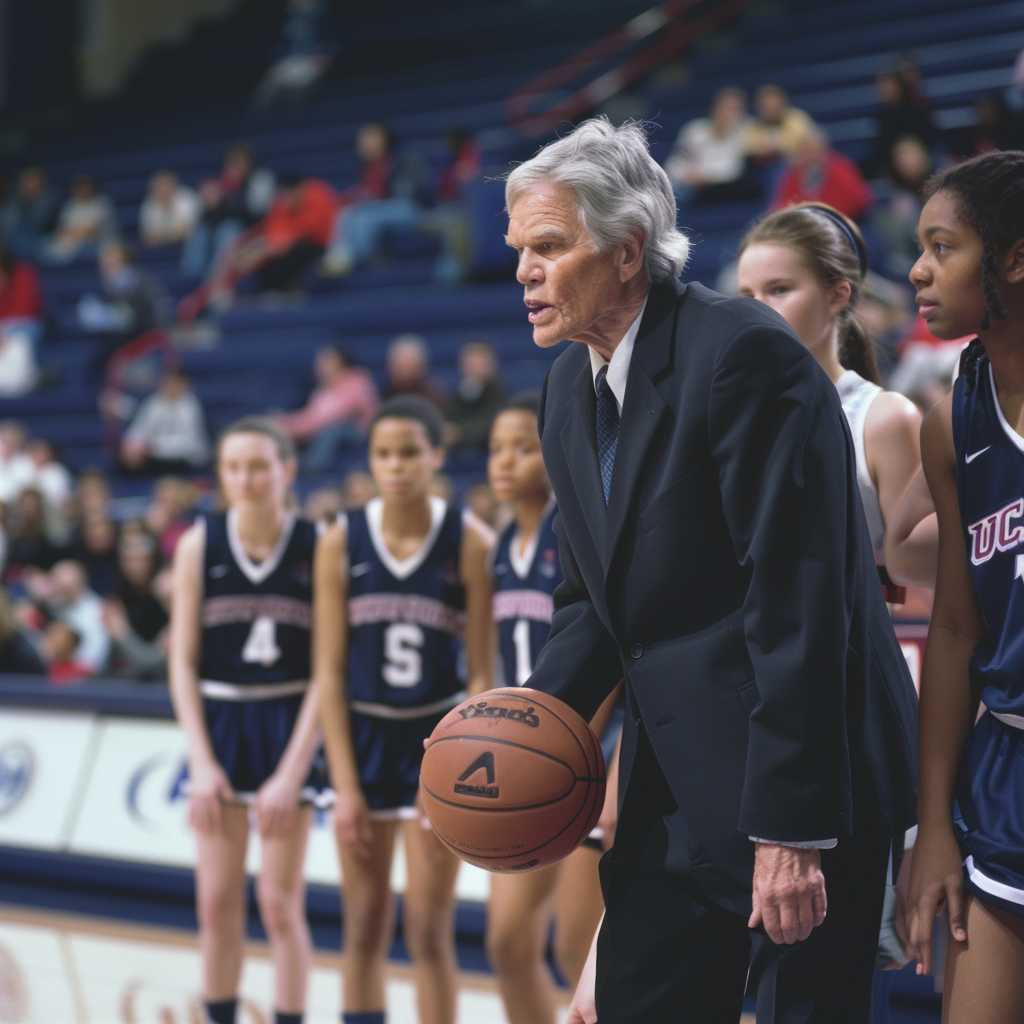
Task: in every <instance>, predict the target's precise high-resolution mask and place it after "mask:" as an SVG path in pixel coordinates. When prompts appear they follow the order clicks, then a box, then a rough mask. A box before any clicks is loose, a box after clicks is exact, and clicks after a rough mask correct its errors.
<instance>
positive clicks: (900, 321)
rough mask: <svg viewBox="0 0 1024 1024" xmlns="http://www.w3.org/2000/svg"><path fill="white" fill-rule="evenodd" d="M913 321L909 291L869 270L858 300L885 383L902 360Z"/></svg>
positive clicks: (858, 317)
mask: <svg viewBox="0 0 1024 1024" xmlns="http://www.w3.org/2000/svg"><path fill="white" fill-rule="evenodd" d="M905 276H906V275H903V277H901V280H902V279H903V278H905ZM913 318H914V313H913V311H912V309H911V305H910V294H909V292H908V291H907V289H906V288H904V287H902V286H901V285H899V284H896V283H895V282H893V281H889V280H887V279H886V278H884V277H882V276H881V275H879V274H876V273H874V271H871V270H869V271H868V272H867V274H866V275H865V277H864V281H863V283H862V284H861V287H860V297H859V298H858V299H857V319H858V320H859V321H860V322H861V324H862V325H863V327H864V330H865V331H866V332H867V334H868V337H869V338H871V340H872V341H873V342H874V345H875V360H876V362H877V363H878V368H879V371H880V372H881V375H882V380H883V381H888V379H889V375H890V373H891V372H892V369H893V366H894V365H895V363H896V361H897V358H898V348H899V343H900V340H901V339H902V338H903V336H904V335H905V334H906V332H907V328H908V327H909V325H910V324H911V323H912V321H913Z"/></svg>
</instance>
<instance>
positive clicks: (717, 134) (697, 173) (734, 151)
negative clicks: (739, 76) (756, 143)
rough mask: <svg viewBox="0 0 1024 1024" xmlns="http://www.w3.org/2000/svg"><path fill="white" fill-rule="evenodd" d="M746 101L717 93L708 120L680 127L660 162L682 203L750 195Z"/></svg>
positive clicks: (737, 94)
mask: <svg viewBox="0 0 1024 1024" xmlns="http://www.w3.org/2000/svg"><path fill="white" fill-rule="evenodd" d="M747 128H748V121H747V98H746V96H745V95H744V93H743V91H742V90H740V89H732V88H727V89H722V90H721V91H720V92H718V94H717V95H716V96H715V98H714V100H713V101H712V103H711V111H710V113H709V115H708V116H707V117H699V118H697V119H695V120H693V121H690V122H689V123H687V124H685V125H683V127H682V129H681V130H680V132H679V135H678V136H677V137H676V141H675V146H674V147H673V149H672V152H671V154H670V155H669V158H668V159H667V160H666V161H665V170H666V171H667V172H668V176H669V179H670V180H671V182H672V185H673V188H674V189H675V193H676V198H677V200H678V201H679V203H680V204H681V205H685V204H686V203H689V202H693V201H696V202H716V201H727V200H730V199H737V198H744V197H747V196H749V195H751V194H752V193H753V191H754V189H753V186H752V184H751V182H750V179H749V178H748V177H747V175H746V169H747V152H746V146H747V142H746V139H747Z"/></svg>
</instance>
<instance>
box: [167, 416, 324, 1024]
mask: <svg viewBox="0 0 1024 1024" xmlns="http://www.w3.org/2000/svg"><path fill="white" fill-rule="evenodd" d="M217 468H218V473H219V477H220V484H221V487H222V489H223V493H224V498H225V501H226V503H227V512H226V513H218V514H216V515H210V516H207V517H206V518H205V519H204V520H201V521H200V522H198V523H197V524H196V525H195V526H193V527H192V528H191V529H189V531H188V532H187V533H186V534H185V535H184V536H183V537H182V539H181V541H180V542H179V544H178V549H177V552H176V554H175V558H174V595H173V602H172V612H171V655H170V666H171V670H170V675H171V696H172V698H173V701H174V710H175V714H176V715H177V718H178V721H179V722H180V723H181V725H182V727H183V728H184V730H185V735H186V738H187V742H188V764H189V776H190V790H189V820H190V822H191V824H192V827H193V828H194V829H195V832H196V840H197V863H196V892H197V900H198V910H199V940H200V949H201V951H202V958H203V996H204V999H205V1000H206V1012H207V1019H208V1020H209V1021H212V1022H214V1024H231V1022H233V1021H234V1020H235V1010H236V1004H237V993H238V980H239V974H240V972H241V966H242V940H243V936H244V932H245V855H246V848H247V846H248V839H249V825H250V820H253V821H254V822H255V824H256V827H257V828H258V830H259V833H260V841H261V866H260V877H259V883H258V886H257V895H258V901H259V908H260V916H261V918H262V920H263V926H264V928H265V929H266V931H267V935H268V936H269V939H270V946H271V951H272V955H273V959H274V969H275V979H276V980H275V1003H276V1013H275V1018H274V1019H275V1024H297V1022H298V1021H300V1020H301V1019H302V1013H303V1008H304V1005H305V998H306V980H307V976H308V974H309V964H310V957H311V946H310V940H309V931H308V929H307V927H306V921H305V916H304V906H305V899H304V897H305V887H304V883H303V863H304V860H305V852H306V839H307V836H308V833H309V825H310V818H311V812H310V808H309V806H308V802H309V800H310V799H312V798H314V797H315V795H316V792H315V783H316V777H317V773H316V772H315V771H313V770H312V768H311V766H312V764H313V761H314V757H315V756H316V751H317V747H318V745H319V737H318V728H317V718H316V703H315V698H314V692H313V690H312V688H311V687H310V685H309V679H310V648H311V639H310V620H311V617H312V565H313V557H314V553H315V547H316V529H315V527H314V526H313V525H312V524H311V523H307V522H304V521H302V520H299V519H297V518H295V516H294V515H293V514H292V513H291V511H290V501H291V497H290V492H291V486H292V482H293V480H294V478H295V453H294V450H293V449H292V446H291V442H290V441H289V440H288V438H287V437H286V436H285V435H284V434H282V433H281V432H280V431H279V430H278V428H277V427H276V426H275V425H274V424H273V423H271V422H269V421H268V420H263V419H257V418H251V419H244V420H240V421H239V422H237V423H235V424H234V425H233V426H231V427H229V428H228V429H227V430H226V431H225V432H224V434H223V436H222V437H221V440H220V443H219V446H218V455H217Z"/></svg>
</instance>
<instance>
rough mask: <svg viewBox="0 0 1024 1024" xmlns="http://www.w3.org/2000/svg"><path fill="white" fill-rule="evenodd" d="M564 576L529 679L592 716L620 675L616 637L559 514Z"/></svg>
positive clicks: (541, 423)
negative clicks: (591, 592)
mask: <svg viewBox="0 0 1024 1024" xmlns="http://www.w3.org/2000/svg"><path fill="white" fill-rule="evenodd" d="M547 391H548V382H547V381H545V382H544V392H543V394H542V396H541V408H540V415H539V418H538V425H539V426H540V430H541V436H542V437H543V432H544V409H545V406H546V399H547ZM555 534H556V535H557V537H558V557H559V561H560V562H561V568H562V582H561V583H560V584H559V585H558V587H557V589H556V590H555V597H554V604H555V611H554V617H553V618H552V620H551V632H550V633H549V634H548V638H547V641H546V642H545V644H544V646H543V647H542V648H541V652H540V655H539V657H538V658H537V664H536V665H535V666H534V671H533V675H531V676H530V678H529V680H528V681H527V683H526V685H527V686H530V687H533V688H534V689H537V690H543V691H544V692H545V693H550V694H551V695H552V696H554V697H558V698H559V699H560V700H564V701H565V702H566V703H567V704H568V705H569V706H570V707H572V708H573V709H575V710H576V711H577V712H578V713H579V714H580V715H582V716H583V718H585V719H586V720H587V721H588V722H589V721H590V719H591V718H593V717H594V714H595V713H596V712H597V709H598V708H599V707H600V706H601V704H602V702H603V701H604V699H605V697H607V696H608V694H609V693H611V691H612V690H613V689H614V687H615V686H616V684H617V683H618V682H619V680H620V679H621V677H622V662H621V660H620V658H619V650H618V646H617V645H616V643H615V639H614V637H612V635H611V634H610V633H609V632H608V630H607V629H605V626H604V623H602V622H601V620H600V618H599V617H598V614H597V612H596V611H595V609H594V605H593V603H592V602H591V600H590V595H589V593H588V592H587V587H586V584H585V583H584V581H583V577H582V574H581V573H580V571H579V567H578V566H577V564H576V559H575V557H574V555H573V553H572V546H571V544H570V543H569V538H568V537H567V536H566V531H565V526H564V524H563V523H562V520H561V516H558V515H556V517H555Z"/></svg>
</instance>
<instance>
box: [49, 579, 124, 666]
mask: <svg viewBox="0 0 1024 1024" xmlns="http://www.w3.org/2000/svg"><path fill="white" fill-rule="evenodd" d="M45 604H46V609H47V612H48V613H49V615H50V616H51V618H53V619H57V620H59V621H62V622H66V623H67V624H68V625H69V626H70V627H71V628H72V629H73V630H74V631H75V632H76V633H77V634H78V637H79V644H78V646H77V648H76V649H75V651H74V659H75V660H76V661H77V662H79V663H80V664H82V665H84V666H85V667H86V668H87V669H88V671H89V672H90V673H94V672H98V671H99V670H100V669H101V668H103V666H104V665H105V664H106V662H107V657H108V655H109V653H110V637H109V636H108V635H107V630H106V627H105V626H104V625H103V604H102V602H101V601H100V599H99V598H98V597H97V596H96V594H94V593H93V592H92V591H91V590H90V589H89V585H88V581H87V580H86V577H85V570H84V569H83V568H82V566H81V565H80V564H79V563H78V562H72V561H70V560H65V561H62V562H58V563H57V564H56V565H55V566H54V567H53V569H52V570H51V571H50V578H49V594H48V597H47V600H46V602H45ZM51 668H52V666H51Z"/></svg>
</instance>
